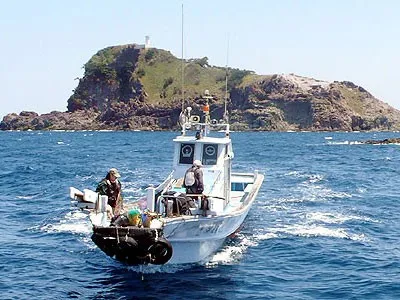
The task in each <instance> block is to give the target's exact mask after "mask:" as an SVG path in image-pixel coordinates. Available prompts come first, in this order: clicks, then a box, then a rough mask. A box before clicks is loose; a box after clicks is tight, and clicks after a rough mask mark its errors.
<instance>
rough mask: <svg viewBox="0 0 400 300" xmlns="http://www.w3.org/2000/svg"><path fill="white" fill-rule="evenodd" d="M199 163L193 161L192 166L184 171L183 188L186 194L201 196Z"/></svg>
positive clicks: (201, 179)
mask: <svg viewBox="0 0 400 300" xmlns="http://www.w3.org/2000/svg"><path fill="white" fill-rule="evenodd" d="M201 167H202V164H201V161H199V160H195V161H194V162H193V165H192V166H191V167H190V168H189V169H188V170H187V171H186V173H185V178H184V182H183V186H184V187H185V188H186V194H201V193H203V190H204V184H203V170H202V169H201Z"/></svg>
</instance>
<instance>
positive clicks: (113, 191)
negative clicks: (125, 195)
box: [96, 168, 122, 215]
mask: <svg viewBox="0 0 400 300" xmlns="http://www.w3.org/2000/svg"><path fill="white" fill-rule="evenodd" d="M120 177H121V175H120V174H119V172H118V170H117V169H116V168H111V169H110V170H109V171H108V173H107V176H106V177H105V178H103V179H102V180H101V181H100V182H99V184H98V186H97V188H96V192H97V193H99V194H100V195H107V196H108V204H109V205H110V206H111V207H112V210H113V213H114V215H118V214H119V213H120V211H121V210H122V197H121V182H120V181H119V180H118V178H120Z"/></svg>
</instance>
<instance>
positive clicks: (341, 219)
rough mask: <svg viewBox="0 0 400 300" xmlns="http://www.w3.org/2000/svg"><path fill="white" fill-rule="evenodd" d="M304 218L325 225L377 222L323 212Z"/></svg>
mask: <svg viewBox="0 0 400 300" xmlns="http://www.w3.org/2000/svg"><path fill="white" fill-rule="evenodd" d="M305 218H306V219H307V220H311V221H317V222H323V223H326V224H342V223H345V222H348V221H353V220H358V221H366V222H373V223H377V222H378V221H377V220H373V219H371V218H368V217H362V216H354V215H343V214H340V213H323V212H312V213H308V214H306V216H305Z"/></svg>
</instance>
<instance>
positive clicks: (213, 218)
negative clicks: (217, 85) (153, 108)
mask: <svg viewBox="0 0 400 300" xmlns="http://www.w3.org/2000/svg"><path fill="white" fill-rule="evenodd" d="M210 97H211V96H209V94H208V93H207V92H206V96H205V97H204V98H205V105H204V107H203V116H199V115H191V111H192V109H191V107H187V108H185V109H184V110H183V111H182V113H181V115H180V118H179V122H180V126H181V134H180V135H179V136H177V137H176V138H174V139H173V143H174V153H173V155H174V157H173V164H172V171H171V173H170V174H169V175H168V176H167V178H166V179H165V180H164V181H163V182H162V183H161V184H160V185H159V186H156V187H154V186H149V187H148V188H147V194H146V197H145V199H142V200H141V208H140V210H141V217H145V218H146V220H148V221H149V222H148V224H147V226H131V225H130V224H125V225H124V226H119V225H118V224H117V225H116V224H111V225H110V223H111V219H110V216H109V212H108V211H107V204H106V203H107V196H100V195H97V193H94V192H92V191H88V190H86V192H89V193H81V192H79V191H78V190H76V189H74V188H71V198H72V199H73V200H74V201H76V202H77V205H78V207H80V208H82V209H85V210H87V211H88V212H89V215H90V220H91V222H92V225H93V235H92V240H93V241H94V243H95V244H96V245H97V246H98V247H99V248H100V249H101V250H103V251H104V252H105V253H106V254H107V255H109V256H112V257H115V258H116V259H118V260H120V261H123V262H125V263H127V264H131V265H140V264H165V263H168V264H182V263H184V264H185V263H199V262H200V263H201V262H206V261H208V260H209V259H210V257H211V256H212V255H213V254H214V253H216V252H217V251H218V249H220V248H221V246H222V245H223V244H224V242H225V240H226V239H227V237H229V236H231V235H232V234H234V233H235V232H237V231H238V229H239V228H240V226H241V225H242V223H243V221H244V220H245V218H246V216H247V214H248V212H249V210H250V208H251V206H252V204H253V202H254V200H255V199H256V196H257V193H258V191H259V189H260V187H261V185H262V182H263V180H264V176H263V174H261V173H259V172H257V171H254V172H249V173H236V172H234V171H233V170H232V167H233V165H232V161H233V159H234V152H233V147H232V140H231V137H230V131H229V124H228V123H227V122H224V121H223V120H216V119H211V118H210V113H209V105H208V99H209V98H210ZM195 160H197V161H200V162H201V165H202V171H203V178H204V190H203V192H202V193H201V194H186V189H185V188H184V184H183V182H184V177H185V173H186V171H187V170H188V168H190V167H191V166H192V165H193V163H194V161H195ZM85 194H87V195H88V196H85ZM78 196H79V197H78ZM188 201H190V203H191V205H190V206H187V205H186V206H185V203H188ZM143 202H144V205H143ZM136 209H138V208H136ZM125 210H129V208H126V209H125ZM143 224H144V223H143Z"/></svg>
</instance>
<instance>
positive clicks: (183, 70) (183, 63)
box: [181, 3, 185, 112]
mask: <svg viewBox="0 0 400 300" xmlns="http://www.w3.org/2000/svg"><path fill="white" fill-rule="evenodd" d="M181 39H182V40H181V43H182V112H183V110H184V101H185V89H184V87H185V84H184V77H185V62H184V55H183V3H182V37H181Z"/></svg>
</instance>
